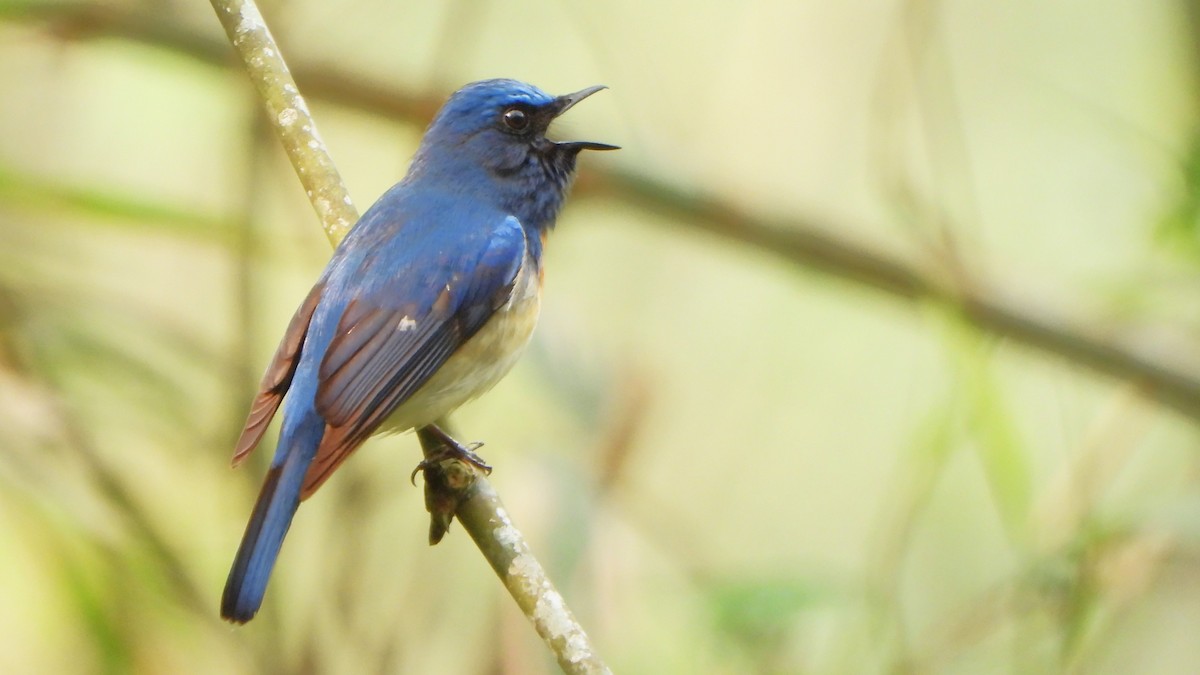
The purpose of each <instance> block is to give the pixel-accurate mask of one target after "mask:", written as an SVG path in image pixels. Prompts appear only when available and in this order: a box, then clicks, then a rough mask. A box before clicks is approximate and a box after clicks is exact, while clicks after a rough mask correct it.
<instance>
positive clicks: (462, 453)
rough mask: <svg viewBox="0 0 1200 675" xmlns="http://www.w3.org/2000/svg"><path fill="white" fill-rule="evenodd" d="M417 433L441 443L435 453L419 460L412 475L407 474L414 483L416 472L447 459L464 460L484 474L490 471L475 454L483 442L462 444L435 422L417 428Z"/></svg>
mask: <svg viewBox="0 0 1200 675" xmlns="http://www.w3.org/2000/svg"><path fill="white" fill-rule="evenodd" d="M417 434H418V435H419V436H422V437H424V438H429V439H432V440H435V441H437V443H438V444H439V445H441V449H440V450H439V451H438V452H437V453H435V454H431V455H429V456H427V457H426V458H425V459H423V460H421V463H420V464H417V468H415V469H413V472H412V475H411V476H409V480H411V481H413V483H414V484H415V483H416V480H417V472H419V471H426V470H428V469H430V468H431V467H434V466H436V465H437V464H438V463H439V462H442V461H444V460H447V459H457V460H459V461H461V462H466V463H467V464H470V465H471V466H474V467H475V468H477V469H479V470H480V471H482V472H484V473H485V474H491V473H492V467H491V466H490V465H489V464H488V463H487V462H485V461H483V458H482V457H480V456H479V455H477V454H475V450H478V449H479V448H481V447H483V443H470V444H468V445H463V444H462V443H459V442H458V441H456V440H454V439H453V438H451V437H450V434H448V433H446V432H445V431H442V429H441V427H439V426H438V425H436V424H429V425H426V426H424V427H421V428H420V429H417Z"/></svg>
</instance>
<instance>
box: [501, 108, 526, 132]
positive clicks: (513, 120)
mask: <svg viewBox="0 0 1200 675" xmlns="http://www.w3.org/2000/svg"><path fill="white" fill-rule="evenodd" d="M502 119H503V120H504V126H506V127H508V128H509V129H512V130H513V131H525V128H526V127H528V126H529V115H526V114H525V111H524V110H521V109H520V108H509V109H508V110H505V111H504V115H503V116H502Z"/></svg>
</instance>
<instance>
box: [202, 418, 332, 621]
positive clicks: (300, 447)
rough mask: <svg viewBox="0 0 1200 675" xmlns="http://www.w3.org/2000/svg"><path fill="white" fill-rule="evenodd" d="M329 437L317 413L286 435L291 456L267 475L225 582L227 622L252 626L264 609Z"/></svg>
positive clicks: (282, 440) (223, 613)
mask: <svg viewBox="0 0 1200 675" xmlns="http://www.w3.org/2000/svg"><path fill="white" fill-rule="evenodd" d="M323 432H324V424H322V423H321V422H320V418H317V417H316V415H315V414H314V415H311V418H310V419H308V420H305V423H301V424H300V425H299V427H298V428H297V429H296V431H295V433H294V434H287V433H286V431H285V433H284V434H283V435H282V436H283V437H282V438H280V444H281V446H283V447H284V448H286V451H285V452H284V453H283V454H282V456H280V455H277V456H276V461H275V462H274V463H273V465H272V466H271V469H270V471H268V472H267V477H266V480H264V481H263V486H262V490H261V491H260V492H259V493H258V501H257V502H255V504H254V513H253V514H252V515H251V516H250V522H249V523H248V524H247V525H246V533H245V534H244V535H243V536H242V543H241V546H239V547H238V552H237V556H236V557H234V559H233V567H232V568H231V569H230V570H229V579H228V580H226V582H225V592H224V594H223V595H222V596H221V616H222V617H223V618H225V619H226V620H228V621H232V622H234V623H246V622H247V621H249V620H250V619H252V618H254V615H255V613H257V612H258V608H259V607H260V606H261V605H262V601H263V595H264V594H266V592H267V581H268V580H269V579H270V578H271V570H272V569H273V568H274V567H275V559H276V557H278V556H279V549H280V547H281V546H282V545H283V538H284V536H285V535H286V534H287V531H288V528H289V527H290V526H291V524H292V516H294V515H295V513H296V508H297V507H299V506H300V488H301V486H302V485H303V484H304V476H305V474H306V473H308V467H309V465H310V464H311V463H312V460H313V457H314V456H315V455H316V451H317V446H318V445H320V443H321V435H322V433H323ZM289 437H290V438H289ZM281 459H282V461H280V460H281Z"/></svg>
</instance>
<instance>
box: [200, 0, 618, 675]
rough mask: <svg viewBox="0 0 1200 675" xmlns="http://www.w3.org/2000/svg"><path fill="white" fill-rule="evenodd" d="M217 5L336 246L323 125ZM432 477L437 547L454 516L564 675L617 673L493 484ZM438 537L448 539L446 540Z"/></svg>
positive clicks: (236, 18) (249, 12) (335, 187)
mask: <svg viewBox="0 0 1200 675" xmlns="http://www.w3.org/2000/svg"><path fill="white" fill-rule="evenodd" d="M212 5H213V9H214V10H216V12H217V16H218V17H219V18H220V20H221V23H222V25H224V26H225V31H226V33H228V35H229V41H230V42H231V43H232V44H233V46H234V48H235V49H236V50H237V52H238V55H239V56H240V57H241V59H242V61H243V62H244V64H245V66H246V70H247V72H248V74H249V75H250V79H251V80H252V81H253V83H254V86H255V88H256V89H257V90H258V93H259V96H260V97H261V98H262V100H263V102H264V104H265V105H266V107H267V113H268V115H267V117H268V119H269V120H270V121H271V123H272V125H273V126H274V128H275V130H276V132H277V133H278V134H279V136H280V140H281V141H282V142H283V146H284V149H285V150H286V151H287V154H288V158H289V159H290V160H291V161H292V165H293V166H294V167H295V168H296V174H297V175H298V176H299V177H300V181H301V183H303V184H304V186H305V189H306V193H307V194H308V197H309V200H310V201H311V202H312V203H313V207H314V208H315V209H316V211H317V214H318V215H319V216H320V217H321V221H322V223H323V225H324V226H325V231H326V233H327V234H328V235H329V238H330V240H331V241H332V242H333V243H334V244H335V245H336V244H337V243H338V242H339V241H340V240H341V239H342V238H343V237H344V236H345V234H346V232H347V231H348V230H349V229H350V226H351V225H353V223H354V221H356V220H358V213H357V212H356V211H355V209H354V206H353V204H352V203H351V200H350V195H349V194H348V193H347V192H346V188H345V186H344V185H343V184H342V180H341V176H340V175H339V174H338V172H337V169H336V168H335V167H334V164H333V158H331V157H330V156H329V153H328V152H327V151H326V149H325V145H324V143H322V142H321V139H320V136H319V135H318V134H317V128H316V122H315V121H313V119H312V117H311V115H310V114H309V112H308V106H307V105H306V104H305V102H304V99H303V98H302V97H301V96H300V92H299V89H298V88H297V87H296V84H295V82H293V81H292V79H291V75H290V73H289V72H288V68H287V65H286V64H285V63H284V61H283V57H282V55H281V54H280V52H279V47H278V46H276V44H275V41H274V39H273V38H272V37H271V33H270V31H269V30H268V29H267V25H266V23H265V22H264V21H263V18H262V16H261V15H260V14H259V12H258V8H257V7H256V6H255V5H254V2H253V0H212ZM418 434H419V436H420V439H421V445H422V448H424V449H425V451H426V454H427V456H428V455H429V454H430V453H432V452H434V451H435V449H434V448H433V447H432V446H431V442H430V440H429V439H430V437H429V435H428V434H425V433H422V430H418ZM425 473H426V480H427V481H429V482H428V483H427V488H426V494H427V495H434V498H435V501H437V502H438V503H440V504H449V505H450V506H451V507H452V508H451V509H449V510H448V511H445V512H444V513H441V514H439V513H438V512H437V511H435V510H434V509H431V515H432V517H433V525H431V543H436V540H434V539H435V538H434V536H433V534H432V532H437V531H439V529H440V532H441V533H444V532H445V526H446V525H448V523H449V518H450V517H451V515H453V516H454V517H457V518H458V519H459V522H461V523H462V524H463V528H464V529H466V530H467V532H468V533H470V535H471V538H472V539H474V540H475V543H476V544H477V545H478V546H479V550H480V551H481V552H482V553H483V555H484V557H485V558H487V560H488V563H490V564H491V566H492V569H493V570H495V572H496V574H497V576H499V577H500V579H501V581H503V582H504V585H505V587H507V588H508V590H509V593H510V594H512V597H513V599H514V600H516V602H517V605H518V606H519V607H520V608H521V611H523V612H524V613H525V616H526V617H528V618H529V620H530V621H531V622H532V623H533V626H534V628H535V629H536V630H537V633H538V635H540V636H541V637H542V639H543V640H544V641H545V642H546V645H547V646H548V647H550V649H551V650H552V651H553V652H554V655H555V657H556V658H557V659H558V663H559V665H560V666H561V667H562V669H563V671H564V672H567V673H580V674H583V673H607V672H609V671H608V668H607V667H605V666H604V664H603V663H602V662H601V661H600V659H599V657H598V656H597V655H596V652H595V650H593V649H592V646H591V643H590V641H589V640H588V637H587V634H586V633H584V631H583V628H582V627H581V626H580V625H579V623H578V622H577V621H575V618H574V616H573V615H572V614H571V611H570V609H569V608H568V607H567V606H566V603H565V601H564V600H563V597H562V595H560V594H559V593H558V591H557V590H555V588H554V586H553V585H552V584H551V583H550V581H549V579H548V577H547V576H546V573H545V570H543V569H542V566H541V563H539V562H538V561H537V558H535V557H534V555H533V553H532V551H531V550H530V548H529V545H528V544H527V543H525V538H524V535H522V534H521V532H520V531H519V530H517V529H516V528H515V527H514V526H513V524H512V522H511V521H510V520H509V518H508V513H507V512H506V511H505V509H504V505H503V504H502V503H501V502H500V498H499V496H498V495H497V494H496V491H495V490H494V489H492V487H491V485H490V484H489V483H488V481H487V479H486V478H484V476H483V475H482V474H480V473H479V472H478V471H476V470H475V469H474V468H473V467H469V466H468V465H466V464H464V463H462V462H459V461H457V460H449V461H446V462H443V463H442V464H441V465H439V466H437V467H436V468H429V469H427V470H426V472H425ZM439 515H443V516H444V518H445V520H444V522H441V521H439ZM436 538H438V539H440V534H439V535H438V536H437V537H436Z"/></svg>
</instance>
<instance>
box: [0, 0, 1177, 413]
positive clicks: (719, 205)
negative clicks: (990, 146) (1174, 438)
mask: <svg viewBox="0 0 1200 675" xmlns="http://www.w3.org/2000/svg"><path fill="white" fill-rule="evenodd" d="M5 16H9V17H15V18H22V19H25V20H38V21H41V22H43V23H45V24H46V25H48V26H50V27H52V28H53V29H55V30H56V31H57V32H59V33H61V34H63V35H67V36H73V37H88V36H98V35H100V36H114V35H115V36H119V37H123V38H126V39H130V40H136V41H140V42H144V43H148V44H154V45H158V46H160V47H163V48H166V49H171V50H174V51H177V52H181V53H186V54H188V55H190V56H192V57H193V58H196V59H197V60H200V61H203V62H206V63H210V64H213V65H216V66H219V67H225V66H226V65H227V59H226V53H227V52H226V50H225V48H224V47H223V45H222V44H220V43H219V42H217V41H215V40H206V39H203V38H200V37H198V36H196V35H195V33H194V31H189V30H187V29H186V28H184V27H180V26H178V25H177V24H173V23H171V22H169V21H166V20H163V19H161V18H160V16H159V15H151V14H149V13H138V12H131V11H127V10H120V9H116V8H113V7H102V6H97V5H89V4H86V3H82V2H78V1H70V0H69V1H67V2H63V3H53V4H46V3H42V2H29V3H28V4H25V3H22V2H15V3H13V4H6V5H4V6H3V7H0V17H5ZM296 80H297V81H298V82H299V83H300V84H301V85H302V86H304V88H305V90H306V91H307V92H308V93H309V95H310V96H313V97H314V98H321V99H326V100H329V101H332V102H336V103H337V104H340V105H345V106H349V107H353V108H357V109H360V110H364V111H368V112H373V113H376V114H379V115H383V116H387V117H390V118H399V119H403V120H406V121H409V122H411V123H413V124H423V123H425V122H427V121H428V119H429V117H430V116H431V115H432V114H433V112H434V111H435V110H436V108H437V105H438V103H439V101H437V100H434V99H432V98H429V97H421V96H415V95H412V94H411V93H409V92H405V91H402V90H398V89H395V88H392V87H386V86H382V85H379V84H375V83H370V82H366V81H364V80H363V79H362V78H361V77H359V76H356V75H355V74H353V73H349V72H344V71H341V70H339V69H336V68H329V67H324V66H314V67H304V68H299V69H297V71H296ZM577 191H578V194H581V195H582V194H587V193H597V192H602V193H604V194H605V195H606V196H607V197H608V198H610V199H613V198H615V199H619V200H622V201H625V202H627V203H630V204H633V205H635V206H638V207H640V208H644V209H648V210H650V211H654V212H657V213H660V214H663V215H666V216H669V217H670V218H672V219H674V220H679V221H683V222H686V223H687V224H688V225H689V226H690V227H691V228H693V229H698V230H702V231H705V232H708V233H710V234H715V235H717V236H720V237H723V238H726V239H728V240H730V241H732V242H736V243H739V244H743V245H746V246H750V247H752V248H756V249H760V250H762V251H764V252H766V253H768V254H770V255H772V256H774V257H777V258H779V259H780V260H781V261H782V262H784V263H785V264H789V265H797V266H801V267H804V268H811V269H816V270H818V271H821V272H824V273H827V274H830V275H832V276H835V277H839V278H843V279H847V280H849V281H852V282H855V283H860V284H864V285H867V286H870V287H872V288H875V289H877V290H880V291H884V292H886V293H888V294H891V295H894V296H897V297H899V298H902V299H905V300H909V301H913V302H922V303H924V302H929V303H934V304H937V305H941V306H944V307H949V308H951V309H952V310H954V311H957V312H959V313H960V314H961V315H962V316H963V317H964V318H965V319H966V320H968V321H970V322H971V323H972V324H973V325H975V326H976V327H977V328H979V329H980V330H984V331H987V332H991V333H994V334H996V335H999V336H1002V337H1005V338H1008V339H1011V340H1013V341H1014V342H1018V343H1021V344H1024V345H1027V346H1030V347H1033V348H1035V349H1039V350H1042V351H1045V352H1048V353H1050V354H1054V355H1056V356H1058V357H1061V358H1064V359H1066V360H1068V361H1071V362H1074V363H1078V364H1080V365H1083V366H1086V367H1087V368H1090V369H1091V370H1093V371H1096V372H1098V373H1101V374H1103V375H1106V376H1108V377H1112V378H1115V379H1118V380H1124V381H1128V382H1132V383H1134V384H1136V385H1137V386H1139V387H1140V388H1141V389H1142V390H1143V391H1144V393H1145V395H1146V396H1148V397H1150V398H1152V399H1155V400H1157V401H1159V402H1160V403H1162V404H1163V405H1166V406H1168V407H1170V408H1173V409H1175V410H1176V411H1178V412H1180V413H1183V414H1184V415H1186V416H1188V417H1193V418H1200V355H1197V353H1196V350H1195V348H1194V347H1187V348H1183V349H1172V348H1171V347H1169V346H1164V345H1162V344H1161V343H1159V342H1157V341H1155V340H1149V339H1138V338H1137V337H1136V336H1133V337H1129V336H1119V335H1114V334H1112V332H1111V331H1109V330H1106V329H1105V327H1104V325H1103V322H1102V321H1101V320H1100V319H1099V318H1098V317H1094V316H1090V315H1087V314H1084V313H1081V312H1079V311H1078V310H1077V309H1075V308H1073V307H1066V306H1060V307H1055V306H1049V305H1044V304H1043V305H1039V304H1038V302H1035V301H1033V300H1031V299H1030V298H1012V297H1007V296H1006V295H1005V294H1004V293H1003V292H1002V291H1001V289H1002V288H1003V286H1001V285H1000V283H999V282H998V281H988V280H985V279H980V278H972V279H970V280H969V281H968V280H966V279H962V278H949V277H948V275H946V274H943V270H941V269H938V266H937V265H932V266H931V265H928V264H922V263H920V262H915V261H911V260H906V259H903V258H901V257H899V256H896V255H894V254H892V253H889V252H887V251H884V250H882V249H879V248H878V247H873V246H870V245H868V244H866V243H864V242H856V241H853V240H852V239H850V238H849V237H846V236H845V235H843V234H840V233H842V232H849V231H854V230H853V228H851V227H846V226H840V227H839V226H838V224H836V223H821V224H818V223H814V222H811V221H808V220H805V219H803V218H798V217H795V216H788V217H769V216H763V215H761V214H757V213H752V212H750V211H748V210H746V209H742V208H740V207H739V206H737V205H736V204H733V203H730V202H728V201H724V200H722V199H719V198H716V197H712V196H708V195H705V194H702V193H699V192H696V191H691V190H687V189H684V188H681V187H678V186H675V185H672V184H670V183H667V182H665V181H662V180H658V179H655V178H652V177H648V176H642V175H638V174H636V173H632V172H628V171H621V170H608V171H604V170H597V169H593V170H591V171H585V172H583V173H582V174H581V175H580V180H579V184H578V186H577Z"/></svg>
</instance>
